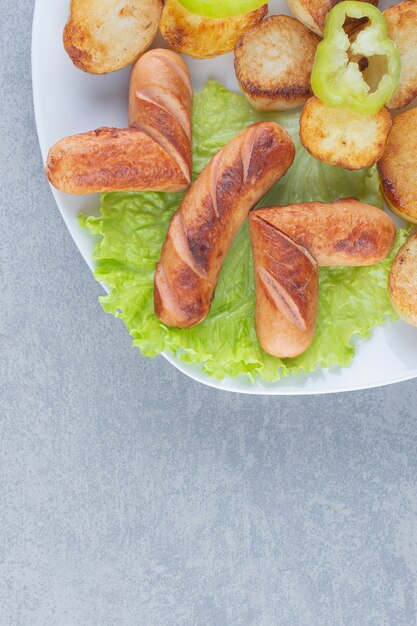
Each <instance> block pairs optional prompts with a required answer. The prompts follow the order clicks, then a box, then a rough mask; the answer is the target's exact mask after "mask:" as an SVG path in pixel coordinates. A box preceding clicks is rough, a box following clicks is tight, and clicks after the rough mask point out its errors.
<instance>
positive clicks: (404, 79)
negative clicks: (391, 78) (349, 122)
mask: <svg viewBox="0 0 417 626" xmlns="http://www.w3.org/2000/svg"><path fill="white" fill-rule="evenodd" d="M384 15H385V19H386V20H387V28H388V35H389V36H390V37H391V39H392V40H393V41H394V43H395V44H396V46H397V48H398V50H399V53H400V55H401V79H400V83H399V85H398V87H397V89H396V90H395V91H394V95H393V96H392V98H391V100H390V101H389V103H388V107H389V108H390V109H401V108H402V107H405V106H407V104H409V103H410V102H411V101H412V100H414V98H416V97H417V2H409V1H406V2H401V4H397V5H395V6H392V7H390V8H389V9H387V10H386V11H384Z"/></svg>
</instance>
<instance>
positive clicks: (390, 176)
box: [378, 108, 417, 223]
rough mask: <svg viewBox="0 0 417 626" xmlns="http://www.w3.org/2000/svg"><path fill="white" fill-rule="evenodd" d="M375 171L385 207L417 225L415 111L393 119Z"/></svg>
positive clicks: (416, 129) (405, 112)
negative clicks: (377, 170) (377, 173)
mask: <svg viewBox="0 0 417 626" xmlns="http://www.w3.org/2000/svg"><path fill="white" fill-rule="evenodd" d="M378 169H379V173H380V176H381V187H382V192H383V194H384V196H385V199H386V201H387V204H388V206H389V207H390V208H391V209H392V210H393V211H394V213H397V215H399V216H400V217H403V218H404V219H406V220H408V221H409V222H415V223H417V184H416V181H417V108H415V109H410V110H409V111H404V112H403V113H400V114H399V115H397V116H396V117H395V118H394V123H393V125H392V130H391V132H390V134H389V137H388V141H387V146H386V149H385V152H384V155H383V157H382V159H381V160H380V162H379V163H378Z"/></svg>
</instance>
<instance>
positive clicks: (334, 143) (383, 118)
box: [300, 97, 392, 170]
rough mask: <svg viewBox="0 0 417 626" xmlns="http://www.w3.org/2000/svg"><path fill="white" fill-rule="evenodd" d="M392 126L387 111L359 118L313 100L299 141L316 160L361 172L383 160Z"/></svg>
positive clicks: (307, 107)
mask: <svg viewBox="0 0 417 626" xmlns="http://www.w3.org/2000/svg"><path fill="white" fill-rule="evenodd" d="M391 126H392V119H391V115H390V113H389V111H388V109H387V108H385V107H384V108H383V109H382V110H381V111H379V113H376V114H375V115H360V114H359V113H354V112H353V111H349V110H347V109H334V108H331V107H328V106H327V105H325V104H323V103H322V102H321V101H320V100H319V99H318V98H315V97H313V98H310V100H308V101H307V102H306V105H305V107H304V109H303V112H302V114H301V118H300V138H301V142H302V144H303V146H304V147H305V148H306V149H307V150H308V151H309V152H310V154H312V155H313V156H314V157H315V158H316V159H319V160H320V161H324V162H325V163H329V164H331V165H341V166H342V167H345V168H346V169H348V170H359V169H361V168H363V167H370V166H371V165H373V164H374V163H376V162H377V161H379V159H380V158H381V157H382V155H383V152H384V149H385V145H386V142H387V137H388V133H389V131H390V129H391Z"/></svg>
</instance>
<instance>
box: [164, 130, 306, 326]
mask: <svg viewBox="0 0 417 626" xmlns="http://www.w3.org/2000/svg"><path fill="white" fill-rule="evenodd" d="M293 159H294V144H293V142H292V140H291V138H290V136H289V135H288V133H287V132H286V131H285V130H283V129H282V128H281V127H280V126H278V125H277V124H275V123H273V122H259V123H257V124H253V125H252V126H249V127H248V128H246V129H245V130H243V131H242V132H240V133H239V134H238V135H237V136H236V137H235V138H234V139H232V141H231V142H230V143H229V144H227V146H225V147H224V148H223V149H222V150H220V151H219V152H217V154H215V156H214V157H213V158H212V159H211V161H210V162H209V163H208V165H207V166H206V167H205V168H204V170H203V171H202V173H201V174H200V176H199V177H198V179H197V180H196V181H195V183H194V184H193V185H192V187H191V188H190V190H189V191H188V193H187V194H186V196H185V198H184V200H183V202H182V204H181V206H180V208H179V210H178V211H177V213H176V214H175V215H174V217H173V218H172V220H171V223H170V226H169V230H168V234H167V237H166V240H165V243H164V246H163V248H162V254H161V260H160V262H159V263H158V265H157V268H156V273H155V312H156V314H157V316H158V317H159V319H160V320H161V321H163V322H164V323H165V324H167V325H168V326H174V327H178V328H188V327H191V326H194V325H196V324H198V323H199V322H201V321H202V320H204V319H205V318H206V317H207V315H208V313H209V311H210V306H211V302H212V300H213V297H214V291H215V288H216V284H217V280H218V277H219V273H220V269H221V266H222V264H223V261H224V259H225V256H226V254H227V252H228V250H229V248H230V245H231V243H232V241H233V239H234V238H235V235H236V234H237V232H238V230H239V228H240V226H241V225H242V223H243V221H244V220H245V218H246V216H247V214H248V211H249V210H250V209H251V208H252V207H253V206H254V205H255V204H256V203H257V202H258V201H259V200H260V198H261V197H262V196H263V195H264V194H265V193H266V192H267V191H268V189H269V188H270V187H271V186H272V185H273V184H274V183H275V182H276V181H277V180H279V178H281V177H282V176H283V175H284V174H285V173H286V171H287V170H288V168H289V167H290V166H291V164H292V162H293Z"/></svg>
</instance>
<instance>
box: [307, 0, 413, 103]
mask: <svg viewBox="0 0 417 626" xmlns="http://www.w3.org/2000/svg"><path fill="white" fill-rule="evenodd" d="M346 18H355V19H358V20H360V19H363V18H368V20H369V22H367V24H366V25H365V26H364V27H362V28H361V29H360V30H359V31H358V34H357V35H356V37H355V38H353V40H351V39H350V38H349V35H348V34H347V33H346V32H345V30H344V28H343V26H344V23H345V20H346ZM364 59H365V60H366V62H365V63H363V62H361V61H363V60H364ZM364 67H365V68H366V69H365V70H364V71H361V70H363V68H364ZM400 75H401V60H400V54H399V52H398V50H397V48H396V46H395V44H394V42H393V41H392V40H391V39H390V38H389V37H388V34H387V25H386V21H385V17H384V16H383V14H382V13H381V11H379V10H378V9H377V8H376V7H374V6H373V5H372V4H369V3H367V2H356V1H354V0H347V1H346V2H340V3H339V4H337V5H336V6H335V7H333V9H332V10H331V11H330V12H329V13H328V15H327V18H326V25H325V28H324V39H323V41H321V42H320V43H319V45H318V47H317V52H316V58H315V62H314V67H313V72H312V75H311V86H312V89H313V92H314V94H315V95H316V96H317V97H318V98H319V99H320V100H321V101H322V102H324V103H325V104H327V105H328V106H330V107H335V108H347V109H350V110H352V111H355V112H357V113H362V114H363V115H373V114H374V113H377V112H378V111H380V110H381V109H382V108H383V106H384V105H385V104H386V103H387V102H388V101H389V100H390V98H391V96H392V94H393V93H394V91H395V88H396V87H397V85H398V82H399V80H400Z"/></svg>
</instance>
